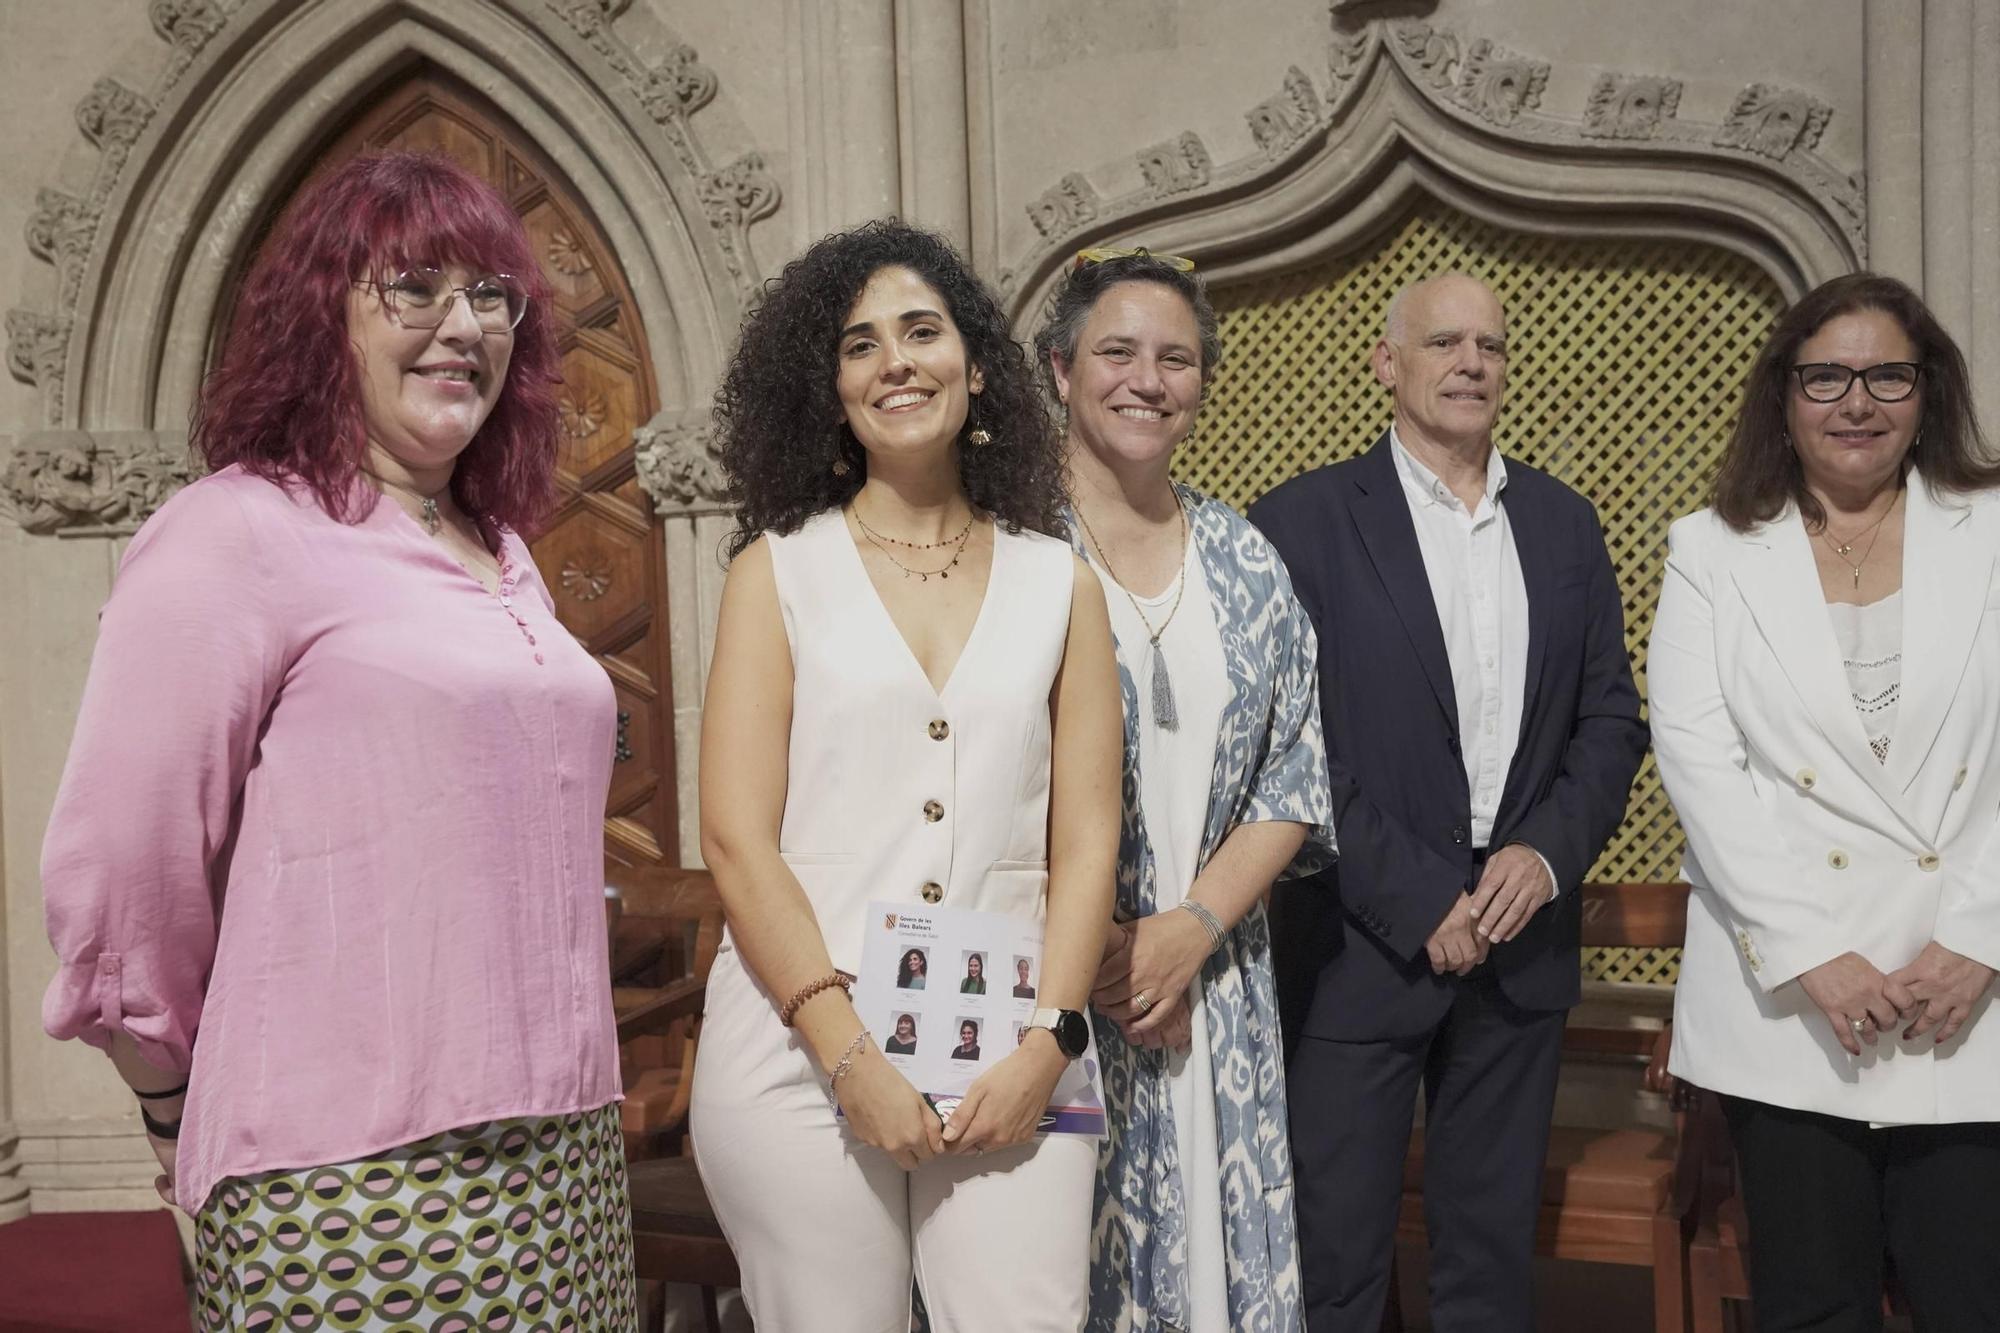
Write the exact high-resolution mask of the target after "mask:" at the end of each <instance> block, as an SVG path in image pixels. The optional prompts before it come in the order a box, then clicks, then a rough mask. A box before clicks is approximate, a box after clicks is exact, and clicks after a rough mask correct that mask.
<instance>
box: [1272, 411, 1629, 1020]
mask: <svg viewBox="0 0 2000 1333" xmlns="http://www.w3.org/2000/svg"><path fill="white" fill-rule="evenodd" d="M1506 468H1507V489H1506V492H1505V499H1504V501H1503V503H1504V504H1505V505H1506V507H1507V518H1508V526H1509V528H1510V530H1511V531H1512V533H1513V537H1514V544H1515V547H1516V549H1517V550H1518V551H1519V553H1520V560H1521V575H1522V579H1523V581H1524V582H1525V583H1526V585H1527V593H1528V662H1527V676H1526V687H1525V697H1524V699H1523V701H1522V710H1521V735H1520V739H1519V742H1518V744H1517V747H1516V749H1515V751H1514V760H1513V764H1512V765H1511V766H1510V767H1509V769H1508V771H1507V780H1506V785H1505V786H1504V787H1503V788H1502V794H1501V799H1500V807H1499V812H1498V815H1497V817H1496V818H1495V820H1494V826H1493V836H1492V841H1491V844H1490V847H1491V850H1495V851H1497V850H1498V849H1499V848H1501V847H1502V846H1505V845H1506V844H1507V843H1510V842H1522V843H1526V844H1527V845H1528V846H1530V847H1532V848H1534V849H1535V850H1536V851H1537V852H1540V853H1541V854H1542V855H1543V856H1544V857H1546V858H1547V859H1548V863H1549V865H1550V866H1551V867H1552V868H1553V869H1554V871H1555V874H1556V880H1557V884H1558V886H1559V894H1558V896H1557V898H1556V901H1555V902H1553V903H1551V904H1550V905H1548V906H1547V907H1544V908H1542V909H1541V910H1540V911H1538V912H1536V913H1535V914H1534V915H1533V916H1531V917H1530V918H1529V919H1528V922H1527V925H1526V926H1525V927H1524V928H1523V929H1522V931H1521V933H1520V934H1518V935H1517V936H1515V937H1514V938H1513V939H1512V940H1509V941H1507V942H1506V943H1504V944H1498V945H1495V946H1494V948H1493V951H1492V954H1491V956H1490V958H1489V960H1488V962H1487V964H1486V966H1487V967H1488V968H1490V969H1491V971H1492V973H1493V975H1494V976H1495V978H1496V980H1497V982H1498V984H1499V986H1500V988H1501V989H1502V991H1503V992H1504V993H1505V994H1506V996H1507V997H1508V998H1509V999H1510V1000H1512V1001H1513V1002H1514V1003H1515V1004H1517V1005H1519V1006H1521V1007H1522V1008H1525V1009H1534V1010H1552V1009H1563V1008H1567V1007H1569V1006H1570V1005H1573V1004H1575V1003H1576V1002H1577V999H1578V997H1579V994H1580V991H1581V983H1580V977H1579V969H1578V959H1577V950H1578V947H1579V942H1580V941H1579V928H1580V923H1581V916H1580V909H1579V904H1580V902H1581V894H1580V893H1579V889H1580V887H1581V884H1582V880H1583V876H1584V873H1585V872H1586V871H1587V870H1588V869H1589V868H1590V865H1591V863H1592V862H1594V861H1595V860H1596V859H1597V856H1598V854H1599V852H1601V851H1602V850H1603V848H1604V844H1605V843H1606V842H1607V841H1609V839H1610V838H1611V835H1612V834H1613V833H1615V832H1616V831H1617V829H1618V825H1619V823H1620V821H1621V820H1622V819H1623V818H1624V815H1625V802H1626V797H1627V795H1628V794H1629V792H1630V790H1631V786H1632V778H1633V776H1634V774H1636V773H1637V772H1638V769H1639V761H1640V759H1641V757H1642V756H1643V755H1644V753H1645V749H1646V726H1645V724H1644V723H1643V722H1641V721H1640V720H1639V696H1638V692H1637V691H1636V690H1635V689H1634V688H1633V685H1632V667H1631V662H1630V660H1629V659H1628V657H1627V656H1626V652H1625V633H1624V610H1623V606H1622V604H1621V603H1620V600H1619V593H1618V581H1617V578H1616V577H1615V576H1614V574H1613V573H1612V569H1611V559H1610V555H1609V553H1608V552H1607V551H1606V550H1605V546H1604V534H1603V531H1602V529H1601V528H1600V527H1599V526H1598V522H1597V513H1596V511H1595V510H1594V509H1592V508H1591V505H1590V502H1589V501H1588V500H1586V499H1584V498H1583V497H1582V496H1581V495H1578V494H1577V493H1576V492H1575V491H1572V490H1571V489H1570V488H1569V487H1567V486H1565V485H1563V484H1562V483H1561V482H1559V481H1557V480H1556V479H1555V478H1553V477H1551V476H1549V475H1548V474H1546V473H1544V472H1539V471H1537V470H1535V469H1534V468H1531V467H1528V466H1526V465H1525V464H1522V463H1519V462H1516V461H1514V460H1512V459H1508V460H1506ZM1250 521H1251V522H1252V523H1254V524H1256V525H1257V526H1258V527H1259V528H1260V529H1262V530H1263V532H1264V535H1265V536H1267V537H1269V538H1270V540H1271V544H1272V545H1273V546H1275V547H1276V548H1277V549H1278V553H1279V554H1280V555H1281V556H1283V557H1284V561H1285V566H1286V568H1287V569H1288V570H1290V572H1291V576H1292V586H1293V587H1294V589H1296V590H1297V593H1298V597H1299V601H1300V602H1301V603H1303V604H1304V606H1305V609H1306V611H1307V613H1308V614H1309V615H1311V617H1312V622H1313V628H1314V629H1316V630H1317V631H1318V633H1319V672H1320V711H1321V715H1322V718H1323V720H1324V722H1325V726H1326V744H1327V758H1328V766H1329V768H1330V770H1331V772H1330V777H1331V780H1332V788H1333V811H1334V832H1335V835H1336V837H1337V838H1338V839H1339V843H1340V860H1339V863H1338V864H1337V865H1336V866H1334V867H1333V868H1332V869H1330V870H1328V871H1325V872H1323V873H1322V874H1320V875H1317V876H1313V877H1311V878H1308V879H1303V880H1296V881H1290V882H1288V883H1286V884H1281V885H1280V886H1279V887H1278V892H1277V893H1276V894H1275V895H1274V898H1273V904H1272V919H1271V934H1272V949H1273V954H1274V958H1275V961H1276V964H1277V967H1278V972H1279V992H1280V1006H1281V1010H1282V1011H1283V1018H1284V1024H1285V1029H1286V1032H1287V1035H1288V1036H1289V1037H1296V1036H1297V1035H1299V1034H1301V1033H1303V1034H1304V1035H1307V1036H1314V1037H1326V1038H1331V1039H1335V1040H1343V1041H1371V1040H1383V1039H1388V1038H1393V1037H1400V1036H1409V1035H1414V1034H1416V1033H1418V1032H1422V1031H1425V1030H1427V1029H1429V1028H1430V1027H1432V1026H1434V1025H1435V1024H1436V1023H1437V1022H1438V1021H1440V1020H1441V1019H1442V1018H1443V1016H1444V1013H1445V1011H1446V1009H1448V1008H1449V1007H1450V1004H1451V997H1452V994H1453V993H1454V990H1455V988H1456V987H1457V985H1458V984H1459V978H1457V977H1455V976H1452V975H1450V974H1446V975H1444V976H1438V975H1436V974H1435V973H1433V972H1432V971H1431V966H1430V961H1429V955H1428V954H1427V953H1426V951H1425V948H1424V944H1425V941H1426V940H1428V939H1429V938H1430V935H1431V932H1432V931H1434V930H1435V929H1436V928H1437V925H1438V923H1439V922H1441V921H1442V920H1443V919H1444V917H1445V914H1446V912H1447V911H1449V910H1450V908H1451V905H1452V902H1453V900H1454V899H1455V898H1457V897H1458V895H1460V894H1461V893H1465V892H1467V891H1469V890H1470V888H1471V887H1472V886H1473V880H1472V858H1473V848H1472V842H1471V826H1472V803H1471V796H1470V793H1469V791H1468V789H1467V786H1466V778H1465V764H1464V760H1463V758H1462V757H1461V753H1460V749H1459V735H1458V707H1457V703H1456V701H1455V694H1454V692H1453V689H1452V679H1451V662H1450V659H1449V658H1448V657H1447V655H1446V653H1445V646H1444V630H1443V628H1442V626H1441V625H1440V623H1439V620H1438V614H1437V607H1436V604H1435V603H1434V602H1433V601H1432V598H1431V588H1430V581H1429V578H1428V576H1427V575H1426V574H1425V572H1424V560H1423V553H1422V551H1421V550H1420V548H1419V547H1418V545H1417V533H1416V527H1415V525H1414V524H1413V523H1412V522H1411V519H1410V510H1409V502H1408V500H1407V499H1405V497H1404V493H1403V487H1402V482H1401V479H1400V478H1399V477H1398V476H1397V472H1396V461H1395V457H1394V455H1393V453H1392V452H1391V450H1390V445H1389V437H1388V436H1387V435H1386V434H1385V435H1384V436H1383V437H1382V439H1381V440H1380V441H1378V442H1377V443H1376V445H1375V447H1374V448H1373V449H1371V450H1369V451H1368V452H1367V453H1366V454H1364V455H1362V456H1361V457H1359V458H1356V459H1353V460H1351V461H1348V462H1344V463H1336V464H1333V465H1332V466H1330V467H1323V468H1320V469H1318V470H1316V471H1313V472H1309V473H1307V474H1306V475H1304V476H1302V477H1298V478H1295V479H1293V480H1292V481H1289V482H1286V483H1285V484H1284V485H1282V486H1280V487H1278V488H1277V489H1276V490H1274V491H1272V492H1271V493H1270V494H1269V495H1266V496H1265V497H1264V498H1263V499H1261V500H1259V501H1258V502H1257V503H1256V504H1254V505H1252V506H1251V507H1250Z"/></svg>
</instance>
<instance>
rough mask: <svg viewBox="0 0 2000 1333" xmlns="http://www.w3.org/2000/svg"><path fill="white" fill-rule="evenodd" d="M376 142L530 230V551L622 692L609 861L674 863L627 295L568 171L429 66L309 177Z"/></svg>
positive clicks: (663, 646) (654, 573) (645, 365)
mask: <svg viewBox="0 0 2000 1333" xmlns="http://www.w3.org/2000/svg"><path fill="white" fill-rule="evenodd" d="M381 148H422V149H433V150H436V151H438V152H441V153H444V154H446V155H447V156H449V157H451V158H452V159H453V160H454V161H456V162H459V163H461V164H463V165H464V166H466V167H467V168H469V169H470V170H472V171H474V172H477V173H478V174H479V175H480V176H482V177H484V178H485V179H486V180H487V181H489V182H491V183H492V184H493V185H494V186H495V187H496V188H498V189H499V190H500V192H501V193H502V194H503V195H505V196H506V198H507V200H508V201H509V202H510V203H511V204H513V206H514V208H515V209H516V210H517V211H518V212H519V213H520V215H521V218H522V220H523V222H525V223H526V225H527V228H528V234H529V236H530V237H531V238H532V240H533V242H534V247H535V252H536V254H537V255H538V256H539V257H540V259H541V262H542V267H543V269H544V271H545V272H546V273H547V275H548V278H549V283H550V285H551V286H552V287H553V288H554V292H555V318H556V327H557V338H558V346H559V347H560V349H561V351H562V374H563V388H562V394H561V405H562V446H561V448H562V452H561V455H560V457H559V460H558V470H557V471H558V479H559V485H560V487H561V498H560V500H559V501H558V505H557V509H556V512H555V515H554V517H553V519H552V521H551V522H550V525H549V527H548V529H547V531H545V532H544V533H543V534H542V535H541V536H540V537H538V538H537V539H536V540H535V541H534V542H533V543H532V546H531V549H532V550H533V552H534V556H535V563H536V565H537V566H538V567H539V568H540V569H541V572H542V578H543V580H544V581H545V582H547V584H548V585H549V589H550V591H551V592H552V593H553V594H554V596H555V600H556V613H557V614H558V615H559V616H560V617H561V619H562V622H563V624H565V625H567V626H568V627H569V629H570V632H571V633H573V634H575V635H576V637H577V638H578V639H579V640H581V641H582V643H583V644H584V646H586V647H587V648H589V649H590V651H591V652H592V653H594V654H596V656H597V658H598V660H599V661H601V662H602V663H603V664H604V669H605V670H606V671H608V672H609V673H610V675H611V680H612V683H613V685H614V686H615V687H616V689H617V692H618V741H617V746H618V748H617V753H616V755H615V760H616V762H615V763H614V764H613V766H612V778H611V797H610V804H609V807H608V809H607V818H606V820H605V852H606V854H607V855H608V856H610V857H611V858H612V859H613V860H616V861H621V862H624V863H627V864H637V865H648V864H657V863H661V862H664V863H666V864H668V865H679V864H680V845H679V844H680V838H679V830H678V820H679V809H678V804H677V802H676V800H675V796H674V729H673V691H672V689H671V688H670V683H669V681H668V676H667V672H668V661H669V658H668V653H667V643H666V635H667V608H666V588H665V582H666V564H665V558H666V557H665V550H664V546H663V543H662V537H661V532H660V527H659V525H658V524H657V523H655V522H654V521H653V509H652V502H651V500H650V499H649V498H648V497H647V495H646V492H645V491H644V490H643V489H642V488H641V487H640V485H639V482H638V477H637V474H636V471H635V469H634V465H633V445H632V432H633V431H634V430H635V429H637V428H638V427H640V426H642V425H644V424H645V423H646V422H647V421H648V420H649V419H651V417H652V416H653V414H654V412H655V411H657V410H658V407H659V400H658V393H657V390H656V388H655V385H654V383H653V370H652V359H651V357H650V356H649V355H648V354H647V349H646V334H645V329H644V328H643V326H642V325H641V323H640V321H639V317H638V311H637V309H636V308H635V307H634V305H633V301H632V291H631V288H630V287H629V286H628V285H627V284H626V281H625V276H624V274H623V273H622V272H621V271H620V270H619V266H618V257H617V255H616V254H614V253H613V252H612V249H611V246H610V244H609V243H608V242H607V241H606V240H605V237H604V232H603V230H602V229H601V228H599V227H598V225H597V223H596V220H595V219H593V218H592V217H591V214H590V210H589V209H587V208H585V207H584V206H583V203H582V201H581V200H580V199H579V198H578V196H577V193H576V190H575V189H574V187H572V186H571V185H570V184H569V182H568V180H567V179H566V178H565V176H564V175H563V173H562V172H561V171H560V170H559V169H558V168H557V167H556V166H555V164H554V163H552V162H551V161H549V159H548V158H547V157H546V156H545V155H544V154H542V152H541V151H540V150H539V149H538V148H537V147H536V146H535V145H534V144H533V143H531V142H530V141H529V140H528V138H527V136H526V135H525V134H523V133H522V132H521V130H520V129H519V127H517V126H516V125H515V124H514V123H513V122H512V121H511V120H509V119H508V118H507V117H506V115H505V114H504V113H502V112H501V111H500V110H499V109H498V108H497V107H495V106H494V105H493V104H492V103H491V102H489V101H487V100H486V99H485V98H483V97H481V96H480V95H479V94H478V93H476V92H474V91H473V90H472V89H471V88H469V87H467V86H466V85H465V84H463V83H461V82H459V81H458V80H455V79H452V78H451V77H449V76H448V75H445V74H443V73H442V72H441V71H438V70H437V69H436V68H435V67H432V66H428V65H421V66H418V67H417V68H416V69H415V70H414V71H413V72H412V73H411V75H410V76H409V77H407V78H406V79H404V80H402V81H401V82H398V83H396V84H394V85H393V86H391V87H390V88H389V89H388V90H387V91H386V92H385V93H384V94H382V95H381V96H380V97H378V98H377V99H376V100H375V101H373V102H372V103H370V104H369V105H368V106H367V107H366V108H364V109H363V110H362V111H361V112H359V113H358V114H357V115H356V116H355V117H354V118H353V119H352V120H351V121H350V122H349V124H348V125H347V126H346V128H344V129H343V130H341V131H340V132H339V133H338V134H337V135H336V136H335V137H334V139H333V140H332V142H331V144H330V146H329V147H328V148H327V149H326V150H325V151H324V152H323V153H321V154H320V156H319V158H318V159H317V160H316V161H315V162H314V163H312V164H311V166H310V167H309V168H308V170H307V172H306V173H304V175H302V176H301V179H302V180H303V179H305V177H306V176H309V175H310V174H311V173H312V172H313V171H317V170H319V169H321V168H323V167H325V166H327V165H329V164H332V163H335V162H340V161H344V160H345V159H347V158H349V157H352V156H354V155H356V154H358V153H361V152H366V151H371V150H375V149H381Z"/></svg>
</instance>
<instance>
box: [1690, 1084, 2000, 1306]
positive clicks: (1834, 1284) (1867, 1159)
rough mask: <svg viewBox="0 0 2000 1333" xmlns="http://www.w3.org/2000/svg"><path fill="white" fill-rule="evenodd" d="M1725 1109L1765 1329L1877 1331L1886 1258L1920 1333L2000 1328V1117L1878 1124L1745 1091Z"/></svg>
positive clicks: (1752, 1276)
mask: <svg viewBox="0 0 2000 1333" xmlns="http://www.w3.org/2000/svg"><path fill="white" fill-rule="evenodd" d="M1722 1107H1723V1112H1724V1114H1725V1115H1727V1116H1728V1118H1729V1133H1730V1137H1731V1139H1732V1140H1734V1142H1735V1145H1736V1160H1737V1175H1738V1179H1739V1181H1740V1182H1741V1186H1742V1192H1743V1208H1744V1211H1745V1213H1746V1214H1748V1218H1749V1227H1750V1236H1749V1249H1750V1254H1749V1261H1750V1262H1749V1267H1750V1283H1751V1290H1752V1292H1753V1294H1754V1301H1753V1305H1754V1308H1755V1310H1756V1316H1757V1328H1758V1333H1876V1331H1877V1330H1879V1329H1881V1327H1882V1281H1883V1271H1884V1263H1885V1255H1886V1256H1888V1257H1890V1258H1893V1260H1894V1262H1895V1265H1896V1275H1897V1277H1898V1279H1899V1280H1900V1282H1901V1285H1902V1288H1903V1291H1904V1294H1905V1295H1907V1296H1908V1297H1909V1301H1910V1313H1911V1315H1912V1316H1913V1317H1914V1319H1915V1322H1916V1327H1917V1333H1994V1330H1996V1329H2000V1123H1981V1124H1966V1125H1899V1126H1896V1127H1893V1128H1889V1129H1870V1128H1869V1127H1868V1125H1867V1124H1866V1122H1864V1121H1859V1120H1843V1119H1840V1118H1838V1117H1836V1116H1828V1115H1818V1114H1815V1113H1814V1112H1811V1111H1794V1110H1790V1109H1788V1108H1785V1107H1779V1106H1767V1105H1765V1104H1764V1103H1763V1102H1753V1101H1748V1100H1746V1099H1744V1098H1740V1097H1725V1098H1723V1099H1722ZM1995 1112H1996V1114H2000V1107H1996V1108H1995Z"/></svg>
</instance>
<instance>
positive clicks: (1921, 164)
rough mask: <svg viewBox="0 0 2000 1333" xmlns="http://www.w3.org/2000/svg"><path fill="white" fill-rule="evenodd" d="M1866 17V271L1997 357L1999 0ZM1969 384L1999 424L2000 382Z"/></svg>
mask: <svg viewBox="0 0 2000 1333" xmlns="http://www.w3.org/2000/svg"><path fill="white" fill-rule="evenodd" d="M1864 21H1865V25H1866V34H1865V44H1866V50H1867V80H1868V90H1867V154H1868V165H1867V179H1868V247H1869V266H1870V267H1871V268H1874V269H1875V270H1876V271H1878V272H1882V273H1889V274H1893V275H1894V276H1896V277H1899V278H1901V279H1903V280H1904V281H1905V282H1908V283H1909V284H1911V285H1912V286H1913V287H1916V288H1917V289H1918V290H1919V291H1920V292H1922V293H1923V295H1924V300H1925V301H1926V302H1927V303H1929V305H1930V307H1931V309H1932V310H1934V311H1935V312H1936V313H1937V316H1938V318H1939V319H1940V320H1942V321H1943V322H1944V325H1945V327H1946V328H1947V329H1949V330H1950V331H1951V334H1952V336H1953V337H1954V338H1956V339H1957V340H1958V342H1959V346H1960V347H1961V349H1962V350H1963V351H1964V352H1965V355H1966V359H1967V360H1968V361H1970V362H1971V363H1972V364H1973V365H1975V366H1977V365H1979V364H1980V362H1981V358H1982V357H1988V356H1991V355H1994V354H1996V353H2000V0H1926V3H1924V4H1923V5H1922V6H1916V5H1910V4H1906V3H1902V2H1901V0H1868V4H1867V8H1866V11H1865V20H1864ZM1973 391H1974V396H1975V400H1976V405H1977V407H1978V409H1979V415H1980V417H1981V419H1982V420H1983V421H1984V422H1985V423H1986V424H1987V429H1988V430H1989V432H1990V431H1993V430H1995V429H1996V427H2000V415H1997V414H2000V385H1996V384H1994V383H1992V381H1991V378H1990V377H1986V376H1977V375H1975V376H1974V379H1973Z"/></svg>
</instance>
